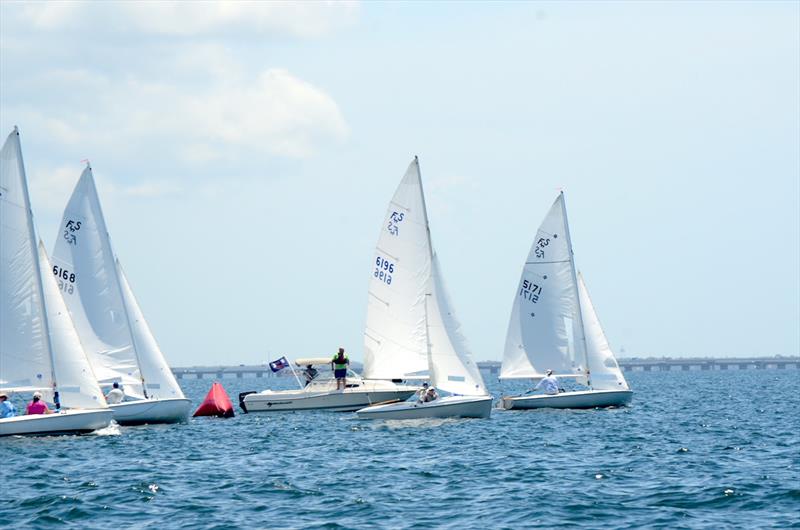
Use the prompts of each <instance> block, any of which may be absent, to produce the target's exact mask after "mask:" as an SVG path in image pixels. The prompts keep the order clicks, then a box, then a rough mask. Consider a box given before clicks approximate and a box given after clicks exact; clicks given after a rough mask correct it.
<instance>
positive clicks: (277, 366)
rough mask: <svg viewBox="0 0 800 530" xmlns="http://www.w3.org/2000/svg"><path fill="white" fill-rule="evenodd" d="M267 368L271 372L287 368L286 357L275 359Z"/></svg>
mask: <svg viewBox="0 0 800 530" xmlns="http://www.w3.org/2000/svg"><path fill="white" fill-rule="evenodd" d="M269 368H270V370H272V371H273V372H280V371H281V370H283V369H284V368H289V361H287V360H286V357H281V358H280V359H278V360H277V361H272V362H271V363H269Z"/></svg>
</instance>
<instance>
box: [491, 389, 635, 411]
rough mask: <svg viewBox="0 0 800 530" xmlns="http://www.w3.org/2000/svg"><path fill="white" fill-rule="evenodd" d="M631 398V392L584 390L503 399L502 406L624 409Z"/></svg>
mask: <svg viewBox="0 0 800 530" xmlns="http://www.w3.org/2000/svg"><path fill="white" fill-rule="evenodd" d="M632 398H633V391H632V390H585V391H579V392H562V393H560V394H554V395H547V394H540V395H534V396H518V397H504V398H503V400H502V406H503V408H504V409H594V408H605V407H624V406H625V405H627V404H628V403H630V402H631V399H632Z"/></svg>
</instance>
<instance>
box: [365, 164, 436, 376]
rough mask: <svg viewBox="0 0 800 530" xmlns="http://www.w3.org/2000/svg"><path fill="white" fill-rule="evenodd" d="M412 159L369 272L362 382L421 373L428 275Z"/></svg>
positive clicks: (423, 218)
mask: <svg viewBox="0 0 800 530" xmlns="http://www.w3.org/2000/svg"><path fill="white" fill-rule="evenodd" d="M422 193H423V192H422V182H421V180H420V174H419V164H418V162H417V160H416V159H414V161H412V162H411V165H410V166H409V167H408V170H407V171H406V173H405V176H404V177H403V180H402V181H401V182H400V185H399V186H398V187H397V191H395V194H394V196H393V197H392V201H391V202H390V203H389V208H388V209H387V211H386V217H385V218H384V221H383V225H382V227H381V232H380V236H379V237H378V245H377V247H376V249H375V256H374V258H373V260H372V266H371V268H370V282H369V295H368V303H367V320H366V326H365V328H364V377H365V378H367V379H404V378H406V377H408V376H411V375H415V374H419V373H421V372H425V371H427V369H428V359H427V354H426V345H425V340H426V338H425V292H426V289H427V287H428V278H429V277H430V273H431V253H430V249H429V245H428V226H427V214H426V212H425V202H424V198H423V195H422Z"/></svg>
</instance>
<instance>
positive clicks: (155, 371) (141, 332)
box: [117, 260, 184, 399]
mask: <svg viewBox="0 0 800 530" xmlns="http://www.w3.org/2000/svg"><path fill="white" fill-rule="evenodd" d="M117 273H118V275H119V280H120V286H121V288H122V300H123V302H124V303H125V309H126V313H127V315H128V319H129V321H130V326H131V333H132V335H133V343H134V345H135V348H136V353H137V358H138V360H139V367H140V370H141V373H142V377H143V378H144V381H145V387H146V388H147V395H148V396H149V397H151V398H161V399H167V398H183V397H184V395H183V391H181V387H180V386H179V385H178V382H177V381H176V380H175V376H174V375H173V374H172V370H171V369H170V367H169V365H168V364H167V361H166V360H165V359H164V354H163V353H162V352H161V348H159V347H158V343H157V342H156V339H155V337H154V336H153V333H152V332H151V331H150V326H149V325H148V324H147V321H146V320H145V319H144V315H143V314H142V310H141V308H140V307H139V303H138V302H137V301H136V297H135V296H134V295H133V291H132V290H131V286H130V284H129V283H128V278H127V276H125V272H124V271H123V270H122V265H120V263H119V260H117Z"/></svg>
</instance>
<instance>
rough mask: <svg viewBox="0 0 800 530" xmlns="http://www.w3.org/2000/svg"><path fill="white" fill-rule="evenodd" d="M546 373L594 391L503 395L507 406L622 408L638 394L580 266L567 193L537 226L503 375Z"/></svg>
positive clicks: (532, 376) (517, 297)
mask: <svg viewBox="0 0 800 530" xmlns="http://www.w3.org/2000/svg"><path fill="white" fill-rule="evenodd" d="M546 370H553V372H554V375H556V377H561V378H574V379H575V380H576V381H578V382H580V383H582V384H584V385H586V386H587V387H588V390H580V391H572V392H560V393H558V394H552V395H547V394H538V395H537V394H534V395H522V396H516V397H504V398H503V400H502V404H503V407H504V408H506V409H527V408H595V407H611V406H623V405H626V404H627V403H629V402H630V401H631V398H632V396H633V392H632V391H631V390H630V389H629V387H628V383H627V381H625V377H624V376H623V375H622V371H621V370H620V368H619V365H618V364H617V361H616V359H615V358H614V354H613V352H612V351H611V348H610V347H609V345H608V341H607V340H606V337H605V333H604V332H603V329H602V327H601V326H600V321H599V319H598V318H597V314H596V313H595V310H594V306H593V305H592V302H591V300H590V298H589V294H588V291H587V290H586V285H585V284H584V281H583V277H582V276H581V275H579V274H578V273H577V271H576V269H575V260H574V255H573V251H572V242H571V240H570V233H569V224H568V222H567V211H566V206H565V202H564V194H563V192H562V193H561V194H559V196H558V198H557V199H556V201H555V203H554V204H553V206H552V207H551V208H550V211H549V213H548V214H547V217H545V219H544V221H543V222H542V225H541V226H540V227H539V230H538V232H537V233H536V237H535V239H534V241H533V245H532V246H531V250H530V253H529V254H528V258H527V260H526V261H525V266H524V268H523V270H522V276H521V278H520V281H519V286H518V288H517V292H516V294H515V296H514V305H513V307H512V310H511V319H510V322H509V325H508V334H507V336H506V346H505V352H504V355H503V364H502V367H501V370H500V379H501V380H502V379H541V378H543V377H544V376H545V371H546Z"/></svg>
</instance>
